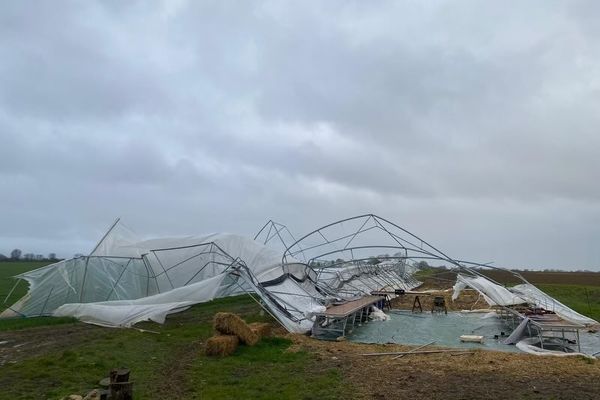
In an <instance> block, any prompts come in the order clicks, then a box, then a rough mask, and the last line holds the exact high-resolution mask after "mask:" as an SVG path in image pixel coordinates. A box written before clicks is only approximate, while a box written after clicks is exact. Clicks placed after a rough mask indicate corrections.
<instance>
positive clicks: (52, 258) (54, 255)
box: [48, 253, 56, 261]
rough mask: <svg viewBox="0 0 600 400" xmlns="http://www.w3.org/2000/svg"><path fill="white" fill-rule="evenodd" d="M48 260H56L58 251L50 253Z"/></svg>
mask: <svg viewBox="0 0 600 400" xmlns="http://www.w3.org/2000/svg"><path fill="white" fill-rule="evenodd" d="M48 260H52V261H54V260H56V253H50V254H48Z"/></svg>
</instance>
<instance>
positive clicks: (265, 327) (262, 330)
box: [248, 322, 271, 339]
mask: <svg viewBox="0 0 600 400" xmlns="http://www.w3.org/2000/svg"><path fill="white" fill-rule="evenodd" d="M248 326H249V327H250V329H251V330H252V332H254V333H256V335H257V336H258V338H259V339H260V338H264V337H267V336H271V324H269V323H267V322H253V323H251V324H248Z"/></svg>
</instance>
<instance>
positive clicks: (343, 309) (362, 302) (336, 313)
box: [318, 296, 381, 318]
mask: <svg viewBox="0 0 600 400" xmlns="http://www.w3.org/2000/svg"><path fill="white" fill-rule="evenodd" d="M379 301H381V297H379V296H365V297H363V298H360V299H358V300H352V301H349V302H347V303H344V304H340V305H338V306H330V307H329V308H327V310H326V311H325V312H324V313H319V314H318V315H324V316H326V317H333V318H340V317H346V316H348V315H350V314H353V313H355V312H357V311H359V310H360V309H361V308H364V307H367V306H370V305H371V304H375V303H377V302H379Z"/></svg>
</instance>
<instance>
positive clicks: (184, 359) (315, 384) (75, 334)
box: [0, 296, 346, 399]
mask: <svg viewBox="0 0 600 400" xmlns="http://www.w3.org/2000/svg"><path fill="white" fill-rule="evenodd" d="M217 311H233V312H236V313H238V314H240V315H242V316H243V317H244V318H245V319H246V321H248V322H252V321H268V320H269V319H268V317H265V316H263V315H261V313H260V308H259V307H258V305H257V304H256V303H254V302H253V300H251V299H250V298H249V297H248V296H239V297H233V298H225V299H220V300H216V301H213V302H210V303H205V304H201V305H198V306H195V307H193V308H191V309H189V310H187V311H185V312H182V313H178V314H175V315H173V316H171V317H170V318H169V319H168V320H167V322H166V323H165V324H164V325H157V324H152V323H145V324H141V326H142V327H144V328H146V329H149V330H152V331H154V332H157V333H143V332H139V331H137V330H134V329H110V328H99V327H91V326H89V325H85V326H84V324H81V323H77V324H69V325H60V326H49V327H38V328H35V329H30V330H26V331H18V333H19V335H17V336H15V337H16V338H17V340H23V341H24V342H25V343H29V341H30V340H32V338H37V336H36V333H37V334H39V333H40V330H46V331H47V337H44V338H43V339H42V340H39V339H38V340H36V345H40V344H41V345H44V341H48V342H49V344H47V345H46V348H45V349H44V350H43V351H39V350H36V348H34V349H32V350H31V351H32V353H31V354H30V355H27V354H26V353H25V356H24V358H23V359H19V360H18V361H16V362H14V363H11V364H6V365H4V366H2V367H0V372H1V373H0V388H2V390H0V399H33V398H36V399H37V398H39V399H46V398H50V399H59V398H61V397H62V396H65V395H68V394H72V393H80V394H83V393H84V392H86V391H88V390H90V389H92V388H94V387H97V382H98V381H99V380H100V379H101V378H102V377H105V376H107V373H108V371H109V370H110V369H111V368H117V367H121V366H126V367H128V368H130V369H131V371H132V372H131V379H132V380H133V381H135V382H139V384H136V385H135V386H134V393H135V395H136V398H138V399H204V398H210V399H232V398H253V399H334V398H344V393H345V390H346V389H345V387H344V385H343V382H342V378H341V375H340V373H339V371H338V370H337V369H336V368H335V367H332V366H327V365H323V363H321V362H320V361H319V360H318V358H316V355H314V354H310V353H307V352H305V351H288V348H289V347H290V345H291V341H290V340H288V339H285V338H277V337H273V338H265V339H263V340H262V341H261V342H260V343H259V344H258V345H256V346H254V347H246V346H240V347H239V348H238V350H237V352H236V353H235V355H234V356H233V357H228V358H225V359H221V358H211V357H207V356H205V355H204V354H203V351H202V349H203V343H204V341H205V340H206V339H207V338H208V337H209V336H211V335H212V334H213V331H212V317H213V315H214V314H215V312H217ZM6 333H7V332H5V336H4V337H2V336H1V335H0V338H2V339H4V340H7V339H8V340H10V339H11V337H10V336H9V337H7V336H6ZM8 333H10V332H8ZM0 334H1V332H0ZM16 334H17V332H14V333H13V335H16ZM23 335H25V337H23ZM27 335H32V337H27ZM56 338H59V340H60V342H61V343H58V344H55V345H53V344H52V342H53V341H57V339H56ZM63 340H64V342H63ZM23 348H24V350H25V351H28V349H27V347H25V346H24V347H23ZM19 357H23V355H19ZM142 382H143V384H142ZM307 382H310V385H307V384H306V383H307Z"/></svg>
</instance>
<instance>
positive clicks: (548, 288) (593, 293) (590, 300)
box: [537, 284, 600, 321]
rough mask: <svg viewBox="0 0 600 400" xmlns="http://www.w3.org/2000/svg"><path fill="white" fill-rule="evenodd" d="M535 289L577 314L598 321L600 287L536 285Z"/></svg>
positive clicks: (599, 316)
mask: <svg viewBox="0 0 600 400" xmlns="http://www.w3.org/2000/svg"><path fill="white" fill-rule="evenodd" d="M537 287H538V288H540V289H541V290H543V291H544V292H546V293H547V294H549V295H550V296H552V297H554V298H555V299H557V300H558V301H560V302H561V303H564V304H566V305H567V306H569V307H571V308H572V309H573V310H575V311H577V312H578V313H580V314H583V315H587V316H588V317H591V318H593V319H595V320H596V321H600V286H583V285H560V284H558V285H554V284H538V285H537Z"/></svg>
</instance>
